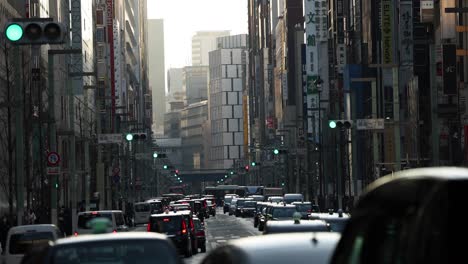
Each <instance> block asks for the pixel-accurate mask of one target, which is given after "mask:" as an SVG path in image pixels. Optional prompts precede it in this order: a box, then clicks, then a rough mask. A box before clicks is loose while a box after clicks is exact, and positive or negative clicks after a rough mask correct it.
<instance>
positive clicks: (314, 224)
mask: <svg viewBox="0 0 468 264" xmlns="http://www.w3.org/2000/svg"><path fill="white" fill-rule="evenodd" d="M264 232H265V233H288V232H329V229H328V225H327V222H325V221H324V220H300V221H299V222H298V223H295V222H294V220H283V221H268V222H267V224H266V226H265V229H264Z"/></svg>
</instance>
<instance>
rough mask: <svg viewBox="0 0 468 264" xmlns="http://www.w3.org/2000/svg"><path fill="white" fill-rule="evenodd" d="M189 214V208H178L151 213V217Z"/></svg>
mask: <svg viewBox="0 0 468 264" xmlns="http://www.w3.org/2000/svg"><path fill="white" fill-rule="evenodd" d="M187 214H191V212H190V211H189V210H180V211H175V212H174V211H169V212H167V213H162V214H152V215H151V217H167V216H179V215H187Z"/></svg>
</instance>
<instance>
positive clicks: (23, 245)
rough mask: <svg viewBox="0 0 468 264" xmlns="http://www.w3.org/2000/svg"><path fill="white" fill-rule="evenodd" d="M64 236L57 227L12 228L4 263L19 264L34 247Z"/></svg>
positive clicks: (28, 226) (27, 226)
mask: <svg viewBox="0 0 468 264" xmlns="http://www.w3.org/2000/svg"><path fill="white" fill-rule="evenodd" d="M62 237H63V234H62V233H61V232H60V230H59V229H58V228H57V226H55V225H51V224H44V225H22V226H15V227H12V228H10V230H9V231H8V235H7V240H6V241H7V242H6V247H5V255H4V256H3V257H4V261H5V263H8V264H19V263H21V260H22V259H23V257H24V255H25V254H26V253H28V252H29V251H30V250H31V249H33V248H34V247H37V246H38V245H41V244H47V243H48V242H49V241H55V240H57V239H59V238H62Z"/></svg>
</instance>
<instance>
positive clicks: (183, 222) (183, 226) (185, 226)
mask: <svg viewBox="0 0 468 264" xmlns="http://www.w3.org/2000/svg"><path fill="white" fill-rule="evenodd" d="M182 234H183V235H185V234H187V224H186V223H185V221H184V220H182Z"/></svg>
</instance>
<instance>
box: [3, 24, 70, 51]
mask: <svg viewBox="0 0 468 264" xmlns="http://www.w3.org/2000/svg"><path fill="white" fill-rule="evenodd" d="M4 32H5V37H6V39H7V40H8V41H9V42H10V43H12V44H14V45H42V44H63V43H65V39H66V38H65V36H66V33H67V29H66V27H65V25H64V24H62V23H57V22H53V21H52V19H37V18H34V19H20V20H14V21H10V22H7V24H6V26H5V30H4Z"/></svg>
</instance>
